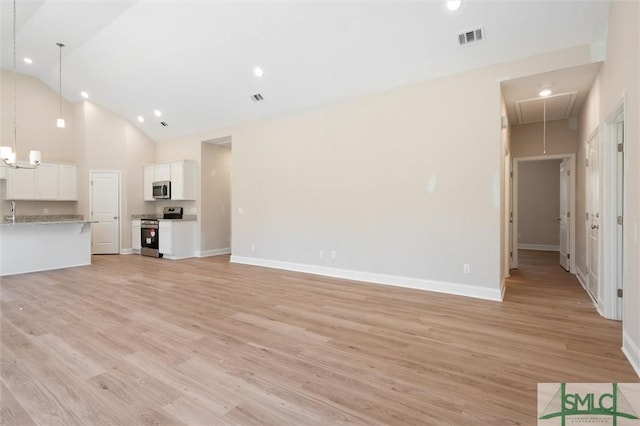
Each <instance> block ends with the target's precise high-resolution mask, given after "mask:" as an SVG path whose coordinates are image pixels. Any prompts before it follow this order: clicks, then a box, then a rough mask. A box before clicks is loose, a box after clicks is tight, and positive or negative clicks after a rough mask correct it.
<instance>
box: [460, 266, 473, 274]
mask: <svg viewBox="0 0 640 426" xmlns="http://www.w3.org/2000/svg"><path fill="white" fill-rule="evenodd" d="M462 272H464V273H465V274H470V273H471V265H469V264H468V263H465V264H464V265H462Z"/></svg>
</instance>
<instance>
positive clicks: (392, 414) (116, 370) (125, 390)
mask: <svg viewBox="0 0 640 426" xmlns="http://www.w3.org/2000/svg"><path fill="white" fill-rule="evenodd" d="M520 253H521V255H522V258H521V263H522V266H521V269H520V271H516V272H515V273H514V276H513V278H512V279H511V280H510V281H509V283H508V290H507V293H506V298H505V300H504V302H502V303H499V302H491V301H482V300H476V299H471V298H466V297H458V296H449V295H443V294H437V293H429V292H421V291H416V290H409V289H401V288H395V287H386V286H380V285H372V284H360V283H355V282H349V281H343V280H338V279H330V278H323V277H317V276H312V275H304V274H298V273H292V272H284V271H278V270H270V269H262V268H257V267H250V266H243V265H234V264H230V263H229V262H228V257H216V258H206V259H190V260H184V261H169V260H161V259H153V258H148V257H141V256H136V255H132V256H94V258H93V265H91V266H87V267H79V268H72V269H66V270H59V271H51V272H44V273H34V274H25V275H20V276H13V277H7V278H4V279H3V280H2V285H1V293H0V294H1V297H0V298H1V303H2V360H1V369H2V381H1V388H0V389H1V392H2V393H1V399H2V403H1V408H2V410H1V414H2V417H1V418H0V421H1V423H2V425H30V424H41V425H57V424H60V425H73V424H83V425H101V424H109V425H114V424H120V425H137V424H162V425H165V424H166V425H174V424H192V425H214V424H243V425H244V424H273V425H312V424H316V425H332V424H342V423H350V422H353V423H360V424H365V423H366V424H438V425H439V424H447V425H508V424H523V425H531V424H535V422H536V420H535V418H536V384H537V383H538V382H563V381H564V382H612V381H614V382H637V381H638V377H637V376H636V374H635V373H634V371H633V370H632V368H631V367H630V365H629V363H628V362H627V361H626V359H625V358H624V356H623V354H622V353H621V350H620V346H621V324H620V323H618V322H614V321H608V320H605V319H603V318H601V317H600V316H599V315H598V314H597V312H596V311H595V309H594V307H593V305H592V304H591V302H590V300H589V298H588V296H587V295H586V293H585V292H584V290H583V289H582V288H581V287H580V285H579V283H578V282H577V281H576V279H575V278H574V277H573V276H571V275H569V274H567V273H566V272H563V271H562V270H561V269H560V267H559V266H557V262H556V261H555V254H552V255H553V258H550V257H549V254H546V253H534V252H526V251H520Z"/></svg>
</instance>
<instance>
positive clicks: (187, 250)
mask: <svg viewBox="0 0 640 426" xmlns="http://www.w3.org/2000/svg"><path fill="white" fill-rule="evenodd" d="M158 245H159V251H160V253H162V255H163V257H165V258H168V259H184V258H187V257H194V256H195V254H196V221H195V220H165V219H161V220H160V225H159V232H158Z"/></svg>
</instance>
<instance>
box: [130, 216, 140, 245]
mask: <svg viewBox="0 0 640 426" xmlns="http://www.w3.org/2000/svg"><path fill="white" fill-rule="evenodd" d="M131 248H132V249H133V250H135V251H140V248H141V240H140V219H134V220H132V221H131Z"/></svg>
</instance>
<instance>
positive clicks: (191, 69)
mask: <svg viewBox="0 0 640 426" xmlns="http://www.w3.org/2000/svg"><path fill="white" fill-rule="evenodd" d="M1 7H2V9H1V12H2V21H1V24H2V58H1V59H2V67H3V68H6V69H10V68H11V67H12V62H11V58H12V56H11V54H12V35H11V31H12V14H13V9H12V3H11V2H10V1H6V0H3V1H2V4H1ZM608 9H609V3H608V2H607V1H564V0H557V1H537V0H536V1H480V0H475V1H473V0H466V1H464V2H463V5H462V7H461V8H460V9H459V10H458V11H456V12H451V11H449V10H448V9H447V8H446V6H445V2H444V1H435V0H434V1H422V2H404V1H398V2H395V1H394V2H390V1H389V2H387V1H383V2H360V1H344V2H334V1H301V2H275V1H273V2H244V1H210V2H205V1H177V0H173V1H131V0H130V1H106V0H105V1H85V0H71V1H61V0H34V1H27V0H18V1H17V57H18V63H17V68H18V72H21V73H25V74H28V75H31V76H34V77H36V78H39V79H40V80H42V81H43V82H45V83H46V84H47V85H49V86H50V87H51V88H52V89H54V90H56V91H57V90H58V65H59V61H58V53H59V52H58V47H57V46H56V42H62V43H64V44H65V45H66V47H65V48H64V49H63V88H62V93H63V96H64V97H65V98H67V99H69V100H70V101H72V102H75V101H78V100H80V99H81V98H80V93H81V91H86V92H87V93H88V94H89V96H90V100H91V101H93V102H96V103H98V104H100V105H102V106H104V107H107V108H109V109H111V110H113V111H115V112H117V113H119V114H121V115H122V116H124V117H126V118H128V119H130V120H131V121H132V122H133V123H135V124H136V125H137V126H139V127H140V129H141V130H143V131H144V132H146V133H147V134H149V135H150V136H151V137H152V138H154V139H156V140H162V139H167V138H173V137H177V136H182V135H186V134H190V133H195V132H199V131H203V130H207V129H212V128H215V127H220V126H223V125H227V124H231V123H237V122H243V121H249V120H255V119H259V118H263V117H267V116H271V115H275V114H278V113H282V112H287V111H294V110H300V109H305V108H310V107H313V106H316V105H321V104H326V103H328V102H332V101H335V100H338V99H344V98H347V97H351V96H357V95H362V94H366V93H370V92H375V91H381V90H385V89H389V88H393V87H397V86H402V85H407V84H411V83H414V82H418V81H423V80H428V79H432V78H436V77H439V76H443V75H447V74H451V73H455V72H461V71H466V70H470V69H474V68H479V67H482V66H486V65H490V64H494V63H499V62H504V61H509V60H513V59H517V58H521V57H526V56H530V55H535V54H540V53H544V52H547V51H552V50H558V49H562V48H567V47H571V46H576V45H582V44H589V43H596V44H597V43H602V42H603V41H604V39H605V37H606V22H607V18H608ZM476 28H482V30H483V34H484V37H483V40H482V41H481V42H476V43H472V44H469V45H466V46H460V45H459V42H458V35H459V34H460V33H463V32H466V31H469V30H473V29H476ZM24 57H29V58H31V59H32V60H33V63H32V64H31V65H28V64H26V63H24V62H23V60H22V59H23V58H24ZM255 67H261V68H262V69H263V71H264V75H263V76H262V77H256V76H255V75H254V73H253V70H254V68H255ZM257 93H260V94H261V95H262V96H263V97H264V100H263V101H260V102H254V101H253V100H252V99H251V96H252V95H254V94H257ZM156 109H157V110H160V111H161V112H162V117H161V118H157V117H155V116H154V114H153V111H154V110H156ZM138 116H144V118H145V121H144V123H139V122H138V121H137V120H136V117H138ZM162 120H164V121H165V122H166V123H167V124H168V126H167V127H163V126H161V125H160V123H159V122H160V121H162Z"/></svg>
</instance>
